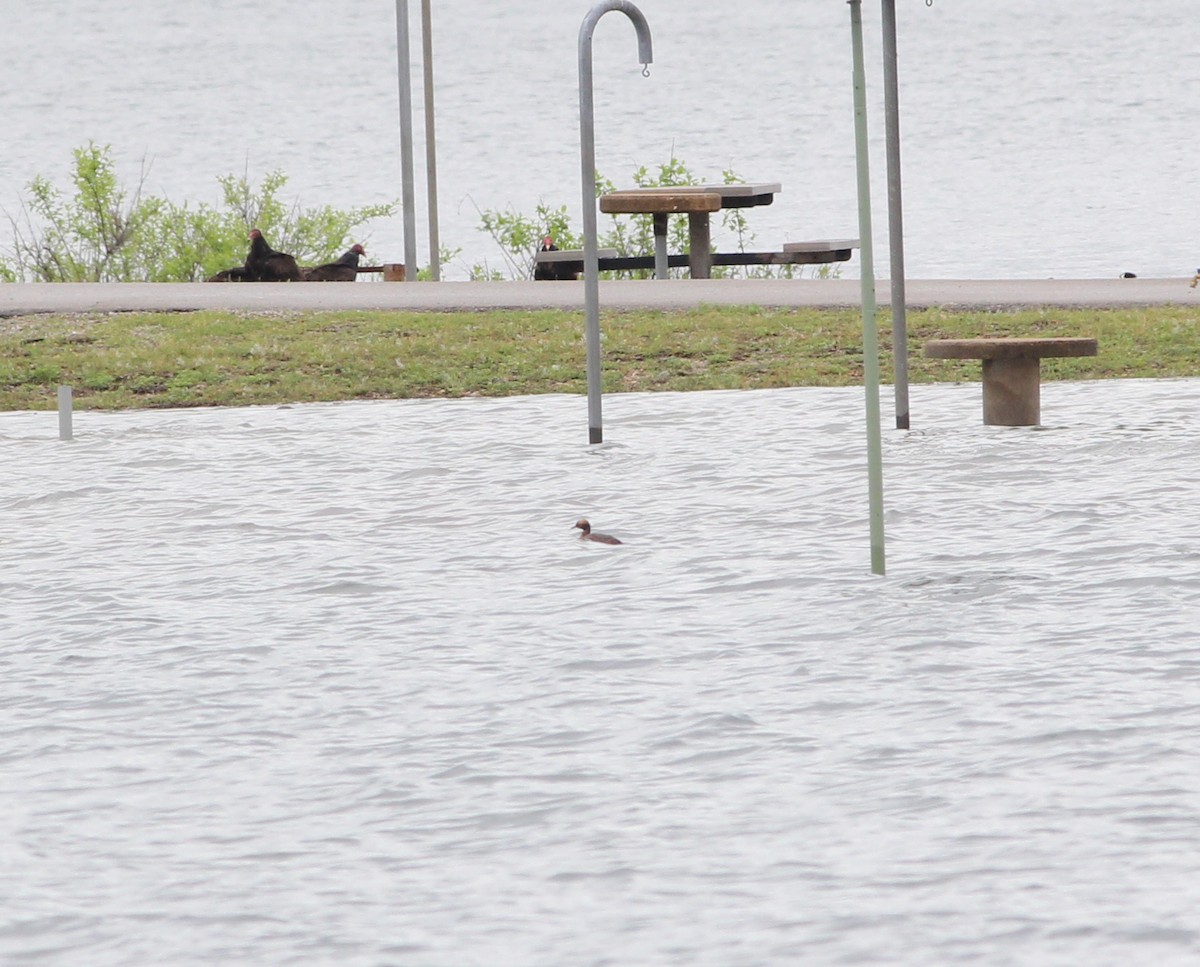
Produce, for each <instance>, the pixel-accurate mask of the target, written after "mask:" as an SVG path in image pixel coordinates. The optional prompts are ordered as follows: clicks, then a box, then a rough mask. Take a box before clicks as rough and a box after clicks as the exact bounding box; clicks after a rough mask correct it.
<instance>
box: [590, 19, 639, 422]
mask: <svg viewBox="0 0 1200 967" xmlns="http://www.w3.org/2000/svg"><path fill="white" fill-rule="evenodd" d="M610 10H617V11H620V12H621V13H623V14H625V15H626V16H627V17H628V18H629V19H630V20H631V21H633V26H634V29H635V30H636V31H637V40H638V60H639V62H640V63H641V64H642V73H643V75H647V76H648V74H649V67H648V66H647V65H649V64H650V63H652V62H653V60H654V53H653V48H652V45H651V42H650V26H649V24H647V23H646V18H645V16H643V14H642V12H641V11H640V10H639V9H638V8H637V7H635V6H634V5H633V4H632V3H630V2H629V0H604V2H603V3H598V4H596V6H594V7H592V9H591V10H589V11H588V13H587V16H585V17H584V18H583V24H582V25H581V26H580V28H579V164H580V169H579V170H580V180H581V181H582V188H583V302H584V310H585V312H584V314H585V317H586V321H585V326H586V336H587V386H588V443H603V442H604V425H603V419H602V416H601V403H600V397H601V372H600V267H599V247H598V244H597V241H596V119H595V109H594V106H593V95H592V34H593V33H594V32H595V30H596V24H597V23H598V22H599V20H600V18H601V17H603V16H604V15H605V14H606V13H608V12H609V11H610Z"/></svg>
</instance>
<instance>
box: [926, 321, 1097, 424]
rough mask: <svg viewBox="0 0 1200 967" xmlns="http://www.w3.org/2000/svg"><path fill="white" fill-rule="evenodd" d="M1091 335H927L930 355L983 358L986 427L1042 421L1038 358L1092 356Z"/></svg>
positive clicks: (934, 357)
mask: <svg viewBox="0 0 1200 967" xmlns="http://www.w3.org/2000/svg"><path fill="white" fill-rule="evenodd" d="M1097 352H1098V345H1097V342H1096V340H1095V339H1092V338H1069V337H1067V338H1062V337H1060V338H1055V337H1050V338H1046V337H1041V338H1024V339H1013V338H995V339H931V340H929V341H928V342H927V343H925V355H926V356H929V357H930V358H933V359H982V360H983V422H984V425H985V426H1036V425H1037V424H1038V423H1039V422H1040V421H1041V416H1042V412H1041V409H1042V401H1041V385H1042V384H1041V360H1042V359H1043V358H1046V357H1051V356H1095V355H1096V353H1097Z"/></svg>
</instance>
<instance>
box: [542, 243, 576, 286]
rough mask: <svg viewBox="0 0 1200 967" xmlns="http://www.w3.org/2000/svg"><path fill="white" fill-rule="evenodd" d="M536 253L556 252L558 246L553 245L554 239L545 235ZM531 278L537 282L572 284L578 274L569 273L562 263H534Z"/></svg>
mask: <svg viewBox="0 0 1200 967" xmlns="http://www.w3.org/2000/svg"><path fill="white" fill-rule="evenodd" d="M538 251H539V252H557V251H558V246H557V245H555V244H554V237H553V236H552V235H547V236H546V237H545V238H543V239H542V247H541V248H540V249H538ZM533 278H534V279H535V280H536V281H538V282H573V281H574V280H575V279H578V278H579V273H578V272H573V271H571V270H570V269H568V268H567V267H566V265H564V264H563V263H562V262H535V263H534V267H533Z"/></svg>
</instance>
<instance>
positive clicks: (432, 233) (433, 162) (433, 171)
mask: <svg viewBox="0 0 1200 967" xmlns="http://www.w3.org/2000/svg"><path fill="white" fill-rule="evenodd" d="M429 7H430V0H421V53H422V63H423V64H424V68H425V184H426V191H427V194H428V197H429V277H430V278H431V279H433V281H434V282H440V281H441V279H442V252H441V238H440V233H439V232H438V200H437V139H436V137H435V133H434V123H433V14H432V13H431V12H430V9H429Z"/></svg>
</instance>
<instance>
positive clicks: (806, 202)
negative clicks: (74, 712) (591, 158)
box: [0, 0, 1200, 278]
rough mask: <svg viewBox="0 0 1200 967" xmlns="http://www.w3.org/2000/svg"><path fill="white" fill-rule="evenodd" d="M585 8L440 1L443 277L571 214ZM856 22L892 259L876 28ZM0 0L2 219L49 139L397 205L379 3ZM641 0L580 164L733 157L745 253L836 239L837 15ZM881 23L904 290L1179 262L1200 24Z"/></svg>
mask: <svg viewBox="0 0 1200 967" xmlns="http://www.w3.org/2000/svg"><path fill="white" fill-rule="evenodd" d="M412 6H413V8H414V10H416V9H417V8H418V7H419V4H417V3H415V0H414V3H413V4H412ZM590 6H591V0H558V2H555V3H552V4H548V3H537V4H534V3H511V2H510V3H504V4H494V3H486V4H485V3H479V2H468V0H435V2H434V3H433V8H434V31H435V41H436V43H437V54H436V61H435V66H436V69H437V125H438V141H439V153H438V167H439V182H440V199H441V214H442V232H441V234H442V239H443V241H444V242H445V243H446V244H447V245H449V246H450V247H457V248H461V249H462V253H461V255H460V256H459V258H457V259H456V260H455V261H454V263H453V264H452V265H451V266H450V268H449V272H448V275H449V276H450V277H457V278H462V277H465V276H466V272H467V269H468V267H469V266H470V265H473V264H483V263H486V264H487V265H489V266H490V267H491V268H500V269H504V268H505V267H504V264H503V260H502V258H501V256H500V251H499V249H498V248H497V247H496V246H495V245H494V244H493V243H492V242H491V241H490V240H489V239H488V238H487V237H486V236H484V235H482V234H481V233H480V232H479V230H478V225H479V215H478V212H479V210H481V209H504V208H506V207H508V206H512V208H513V209H514V210H516V211H519V212H524V213H526V214H532V213H533V210H534V207H535V206H536V205H537V203H538V201H539V200H542V201H545V202H546V203H547V204H549V205H551V206H552V207H553V206H557V205H559V204H566V205H568V206H569V208H570V209H571V211H573V212H575V213H576V217H575V224H576V225H578V224H579V221H580V220H579V217H578V211H579V209H580V205H581V198H580V187H579V132H578V113H577V112H578V92H577V76H578V72H577V38H578V32H579V25H580V23H581V21H582V19H583V16H584V14H585V13H586V11H587V10H588V9H589V8H590ZM864 6H865V8H866V9H865V14H864V16H865V20H866V24H867V28H868V37H867V50H868V62H869V69H870V74H871V76H870V78H869V85H870V89H871V99H872V109H871V110H872V117H871V124H872V141H873V149H874V158H873V165H874V175H875V184H874V188H873V192H874V198H875V202H876V206H877V218H876V235H877V243H878V245H879V246H880V252H879V255H880V258H879V266H880V267H881V270H884V271H886V266H887V259H886V247H885V245H884V242H885V241H886V235H887V232H886V223H885V221H884V215H883V210H884V205H885V200H886V191H885V188H884V184H883V180H882V179H883V172H884V161H883V153H882V140H881V139H882V135H883V115H882V108H881V78H880V53H879V52H880V40H879V29H878V23H877V21H878V12H877V7H876V5H875V4H871V3H868V4H865V5H864ZM7 7H11V8H12V9H7V8H6V10H5V32H4V36H3V38H0V55H2V59H0V62H2V63H3V64H4V67H3V72H4V78H5V81H6V83H4V84H2V85H0V116H2V117H4V119H5V134H6V137H5V150H4V152H3V156H2V157H0V206H3V208H4V209H5V210H6V211H8V212H9V213H10V214H11V215H14V216H16V217H17V218H18V220H19V219H20V211H19V200H20V197H21V193H22V190H23V186H24V185H25V184H26V183H27V182H28V181H29V180H30V179H31V178H32V177H33V176H34V175H36V174H38V173H46V174H49V175H52V176H54V177H55V179H56V180H57V181H59V182H60V183H65V182H66V176H67V168H68V161H69V158H70V151H71V149H72V148H74V147H77V146H79V145H82V144H85V143H86V142H87V141H88V140H89V139H94V140H95V141H97V142H99V143H111V144H112V145H113V147H114V150H115V154H116V157H117V158H118V161H119V166H120V169H121V171H122V173H123V174H124V176H125V177H126V179H127V180H128V181H131V182H133V183H136V181H137V178H138V172H139V170H140V166H141V163H142V161H143V160H145V161H146V162H147V163H148V174H147V177H146V188H147V190H149V191H152V192H156V193H162V194H165V195H167V196H168V197H171V198H173V199H176V200H183V199H192V200H195V201H208V202H210V203H215V202H216V201H217V200H218V193H217V186H216V182H215V177H216V176H217V175H220V174H224V173H229V172H236V173H241V172H243V171H249V172H250V173H251V174H252V175H255V176H259V175H261V174H262V173H263V172H265V171H268V170H271V169H273V168H281V169H283V170H284V171H285V172H287V173H288V174H289V175H290V177H291V181H290V183H289V185H288V186H287V188H286V189H285V196H286V197H289V198H291V197H296V198H298V199H299V201H300V202H301V204H304V205H321V204H332V205H336V206H339V207H350V206H355V205H364V204H370V203H376V202H383V201H387V200H391V199H395V198H398V197H399V195H400V185H399V161H398V140H399V138H398V133H397V93H396V77H395V71H396V65H395V49H394V47H395V26H394V5H393V4H392V3H390V2H382V0H372V2H367V3H362V4H357V5H354V6H353V7H347V6H345V5H338V4H329V3H326V2H322V0H298V2H294V3H291V4H289V5H288V12H287V15H286V16H281V15H280V13H279V12H278V10H277V9H276V8H274V7H271V6H257V7H249V8H248V7H246V6H245V5H244V4H241V3H236V2H234V0H210V2H208V3H204V4H199V3H188V4H161V3H157V2H152V0H126V2H123V3H121V4H98V3H94V2H86V0H57V2H55V3H51V4H45V3H44V4H17V3H9V4H7ZM640 7H641V8H642V10H643V11H644V12H645V14H646V17H647V19H648V21H649V23H650V25H651V29H652V31H653V34H654V42H655V63H654V65H653V67H652V69H651V76H650V78H649V79H646V78H643V77H642V76H641V74H640V68H639V66H638V64H637V63H636V57H635V54H636V44H635V41H634V35H633V30H632V27H631V26H630V25H629V23H628V22H627V21H626V20H625V18H623V17H621V16H620V15H619V14H612V15H609V16H606V17H605V18H604V19H603V20H602V22H601V24H600V26H599V28H598V30H597V32H596V39H595V77H596V120H597V130H596V137H597V163H598V166H599V168H600V170H601V171H602V172H603V173H605V174H606V175H607V176H609V177H610V178H612V179H613V180H614V181H615V182H617V183H618V184H630V183H631V179H632V172H633V170H634V169H635V167H636V166H638V165H643V164H644V165H649V166H654V165H656V164H658V163H661V162H663V161H665V160H666V159H668V158H669V157H670V156H671V154H672V152H675V154H676V155H677V156H678V157H680V158H682V159H684V160H685V161H686V162H687V163H688V164H689V165H690V166H691V167H692V168H693V169H695V170H696V171H697V172H698V173H699V174H701V175H703V176H704V177H706V178H708V179H709V180H719V179H720V177H721V172H722V170H723V169H725V168H732V169H733V170H734V171H736V172H737V173H739V174H740V175H742V176H743V177H745V178H747V179H749V180H766V181H780V182H782V184H783V186H784V192H783V194H782V195H780V196H779V197H778V198H777V200H776V203H775V204H774V205H773V206H771V207H770V208H767V209H759V210H756V211H754V212H753V213H752V217H751V221H750V227H751V229H752V230H753V231H754V232H755V233H756V235H757V236H758V241H759V243H760V244H761V245H763V246H764V247H774V246H777V245H779V244H781V243H782V242H783V241H785V240H797V239H814V238H828V237H847V236H854V235H857V234H858V229H857V224H858V223H857V216H856V209H855V178H854V149H853V145H854V137H853V125H852V115H851V110H852V106H851V92H850V53H849V49H850V48H849V26H848V15H847V8H846V5H845V4H844V3H840V2H825V3H816V2H806V3H797V2H794V0H757V2H755V3H752V4H742V5H740V6H734V5H724V4H716V3H700V4H697V3H696V2H694V0H642V2H641V3H640ZM898 7H899V8H900V9H899V10H898V14H899V18H900V51H901V61H902V63H901V79H902V90H901V103H902V111H903V140H904V168H905V200H906V228H907V236H908V244H907V257H908V267H909V273H910V274H911V275H912V276H913V277H916V278H1009V277H1012V278H1045V277H1057V278H1096V277H1104V278H1112V277H1116V276H1118V275H1120V274H1121V273H1122V272H1124V271H1133V272H1136V273H1138V274H1139V275H1148V276H1190V275H1191V274H1192V273H1193V271H1194V270H1195V268H1196V266H1197V265H1200V244H1198V240H1197V234H1196V228H1195V212H1196V211H1197V210H1200V181H1198V180H1197V179H1196V178H1195V176H1194V167H1195V166H1194V161H1195V157H1196V154H1197V146H1198V145H1197V134H1196V132H1197V130H1200V126H1198V125H1197V124H1196V121H1195V105H1196V103H1197V102H1198V101H1200V66H1198V64H1200V62H1198V61H1197V58H1196V57H1195V56H1194V52H1195V51H1196V50H1197V49H1200V19H1198V18H1196V17H1194V16H1189V15H1188V13H1187V12H1186V11H1185V10H1184V9H1183V7H1182V6H1181V5H1180V4H1179V3H1178V2H1176V0H1142V2H1139V3H1128V2H1125V0H1096V2H1092V3H1088V4H1065V3H1057V4H1047V3H1044V2H1042V0H1009V2H1005V3H988V4H981V3H960V2H953V0H937V2H935V3H934V4H933V6H932V7H927V6H926V5H925V4H922V3H918V2H912V3H900V4H898ZM417 36H418V34H417V32H416V30H414V38H415V37H417ZM417 46H418V47H419V44H418V45H417ZM415 56H416V59H417V61H418V62H419V50H417V51H415ZM418 100H419V98H418ZM416 125H417V130H418V132H420V131H421V130H423V121H422V117H421V113H420V105H418V106H417V121H416ZM417 155H418V162H420V160H421V158H422V157H423V147H422V142H421V141H420V139H419V138H418V144H417ZM418 177H419V179H420V180H421V182H422V185H421V187H420V190H419V191H418V198H419V199H420V202H419V207H420V215H419V218H418V224H419V225H420V226H421V229H420V234H421V238H422V241H421V243H420V244H421V253H422V261H424V258H425V252H426V251H427V249H426V247H425V246H426V243H425V241H424V224H425V215H424V188H423V174H422V173H421V172H420V169H418ZM371 233H372V234H371V237H370V238H368V239H367V244H368V245H369V251H370V252H371V253H372V254H373V255H375V256H376V257H379V258H381V259H384V260H400V259H401V257H402V253H403V243H402V226H401V220H400V219H399V218H396V219H393V220H389V221H387V222H379V223H375V224H374V226H373V227H372V229H371ZM725 239H726V240H727V241H728V240H729V236H728V235H726V236H725ZM845 272H846V274H847V275H854V274H856V273H857V260H856V261H855V262H853V263H851V264H850V265H848V266H847V267H846V268H845Z"/></svg>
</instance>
